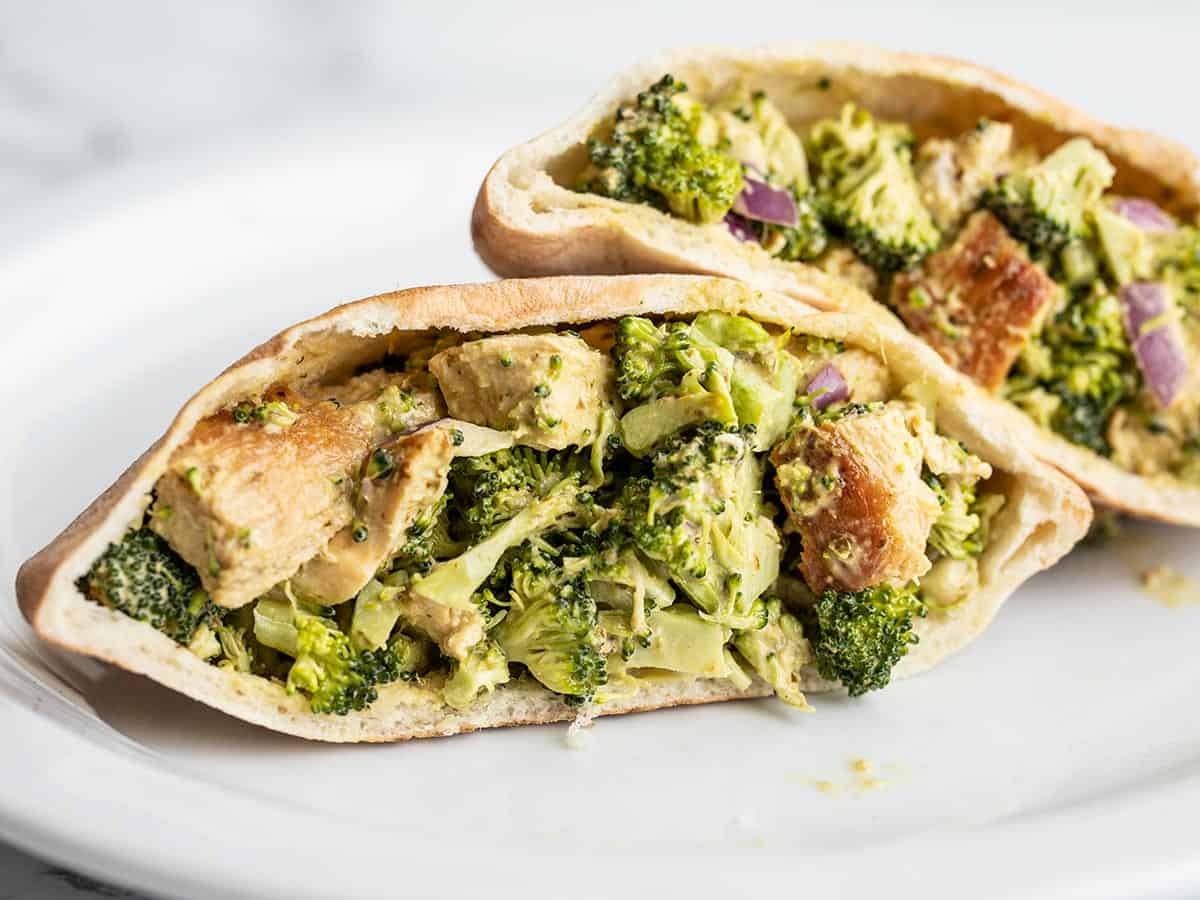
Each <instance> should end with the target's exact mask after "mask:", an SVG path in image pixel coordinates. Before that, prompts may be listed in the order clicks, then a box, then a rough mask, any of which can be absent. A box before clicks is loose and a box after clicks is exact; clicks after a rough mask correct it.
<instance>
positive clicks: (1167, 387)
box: [1121, 281, 1188, 409]
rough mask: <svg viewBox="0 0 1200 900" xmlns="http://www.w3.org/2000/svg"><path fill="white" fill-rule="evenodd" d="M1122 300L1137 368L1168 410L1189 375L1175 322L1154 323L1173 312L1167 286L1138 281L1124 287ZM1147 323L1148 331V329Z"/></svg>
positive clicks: (1127, 332)
mask: <svg viewBox="0 0 1200 900" xmlns="http://www.w3.org/2000/svg"><path fill="white" fill-rule="evenodd" d="M1121 303H1122V304H1123V305H1124V307H1125V333H1126V334H1127V335H1128V336H1129V341H1130V343H1131V344H1133V354H1134V356H1135V357H1137V362H1138V368H1139V369H1141V370H1142V375H1143V376H1144V377H1145V379H1146V385H1147V386H1148V387H1149V388H1150V393H1151V394H1153V395H1154V400H1155V402H1156V403H1158V405H1159V406H1160V407H1161V408H1162V409H1166V408H1167V407H1169V406H1170V405H1171V403H1172V401H1174V399H1175V398H1176V397H1177V396H1178V395H1179V392H1180V391H1181V390H1182V389H1183V385H1184V382H1186V381H1187V377H1188V364H1187V356H1186V354H1185V352H1184V349H1183V342H1182V341H1181V340H1180V338H1179V332H1178V331H1177V330H1176V329H1175V325H1174V323H1172V322H1170V321H1164V322H1160V323H1157V324H1155V323H1154V320H1155V319H1157V318H1159V317H1160V316H1164V315H1166V314H1167V313H1168V312H1169V311H1170V304H1171V296H1170V294H1169V293H1168V292H1167V286H1166V285H1165V284H1163V283H1161V282H1158V281H1135V282H1133V283H1132V284H1127V285H1125V287H1123V288H1121ZM1147 325H1150V330H1149V331H1146V330H1145V328H1146V326H1147Z"/></svg>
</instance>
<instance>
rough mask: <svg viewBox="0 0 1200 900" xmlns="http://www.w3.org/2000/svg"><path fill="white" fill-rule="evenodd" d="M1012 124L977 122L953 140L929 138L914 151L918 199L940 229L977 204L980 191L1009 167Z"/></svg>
mask: <svg viewBox="0 0 1200 900" xmlns="http://www.w3.org/2000/svg"><path fill="white" fill-rule="evenodd" d="M1012 137H1013V131H1012V126H1011V125H1009V124H1008V123H1007V122H981V123H980V125H979V126H978V127H976V128H973V129H971V130H970V131H968V132H967V133H966V134H964V135H961V136H960V137H958V138H957V139H956V140H953V141H950V140H946V139H944V138H933V139H931V140H928V141H926V142H925V143H923V144H922V145H921V146H920V148H919V149H918V150H917V157H916V160H915V161H914V168H915V169H916V173H917V183H918V184H919V185H920V187H921V200H922V202H923V203H924V204H925V208H926V209H928V210H929V213H930V215H932V216H933V221H934V222H935V223H937V226H938V228H940V229H942V230H943V231H948V230H952V229H954V228H956V227H958V224H959V223H960V222H961V221H962V220H963V217H965V216H966V215H967V213H969V212H970V211H971V210H973V209H974V208H975V207H976V206H977V205H978V204H979V198H980V196H981V195H982V194H983V192H984V191H985V190H986V189H987V188H988V187H990V186H991V185H992V184H993V183H995V181H996V179H997V178H998V177H999V176H1000V175H1002V174H1004V173H1005V172H1006V171H1008V169H1009V168H1010V166H1011V157H1010V153H1011V150H1012Z"/></svg>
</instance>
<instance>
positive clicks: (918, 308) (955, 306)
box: [891, 212, 1058, 391]
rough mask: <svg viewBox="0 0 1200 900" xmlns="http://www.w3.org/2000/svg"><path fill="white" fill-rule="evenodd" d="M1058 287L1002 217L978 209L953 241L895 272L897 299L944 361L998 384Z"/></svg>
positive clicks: (917, 331) (894, 297) (903, 312)
mask: <svg viewBox="0 0 1200 900" xmlns="http://www.w3.org/2000/svg"><path fill="white" fill-rule="evenodd" d="M1057 294H1058V287H1057V285H1055V283H1054V282H1053V281H1052V280H1051V279H1050V276H1049V275H1047V274H1046V273H1045V271H1043V270H1042V269H1041V267H1039V266H1037V265H1036V264H1034V263H1033V262H1032V261H1031V260H1030V259H1029V256H1028V255H1027V254H1026V252H1025V249H1024V248H1023V247H1022V246H1021V245H1020V244H1018V243H1017V242H1016V241H1015V240H1013V239H1012V238H1011V237H1010V236H1009V234H1008V232H1007V231H1006V230H1005V228H1004V226H1003V225H1001V224H1000V221H999V220H998V219H996V217H995V216H993V215H992V214H991V213H989V212H978V213H976V214H975V215H973V216H972V217H971V218H970V219H968V220H967V224H966V225H965V226H964V227H963V230H962V231H961V232H960V233H959V235H958V238H957V240H955V242H954V243H953V244H952V245H951V246H949V247H947V248H946V249H944V250H939V251H938V252H937V253H935V254H933V255H932V256H930V257H929V258H928V259H926V260H925V262H924V263H922V265H921V267H920V268H918V269H916V270H914V271H912V272H907V273H902V274H899V275H897V276H896V278H895V281H894V282H893V284H892V298H891V303H892V308H893V309H895V311H896V312H897V314H899V316H900V318H902V319H903V320H904V322H905V324H907V325H908V327H909V330H911V331H913V332H914V333H915V334H917V335H919V336H920V337H921V338H923V339H924V340H925V341H926V342H927V343H928V344H929V345H930V346H931V347H933V349H935V350H936V351H937V352H938V353H939V354H940V355H941V356H942V358H943V359H945V360H946V362H948V363H950V365H952V366H954V367H955V368H957V369H959V370H960V371H961V372H964V373H965V374H967V375H969V376H970V377H971V378H973V379H974V380H975V381H977V382H979V383H980V384H981V385H983V386H984V387H985V388H987V389H988V390H991V391H994V390H996V389H997V388H999V387H1000V385H1002V384H1003V383H1004V378H1005V376H1006V375H1007V374H1008V370H1009V369H1010V368H1012V365H1013V363H1014V362H1015V361H1016V359H1017V356H1018V355H1019V354H1020V352H1021V348H1022V347H1023V346H1025V344H1026V342H1027V341H1028V340H1029V336H1030V334H1031V333H1033V331H1034V330H1035V329H1036V327H1037V325H1038V323H1039V322H1040V321H1041V319H1042V317H1043V316H1044V315H1046V313H1047V311H1048V310H1049V309H1051V308H1052V307H1053V304H1054V302H1055V298H1056V297H1057Z"/></svg>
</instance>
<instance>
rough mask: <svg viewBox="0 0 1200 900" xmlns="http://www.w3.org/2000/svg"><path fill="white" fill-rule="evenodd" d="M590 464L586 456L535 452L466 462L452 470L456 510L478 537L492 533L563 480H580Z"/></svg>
mask: <svg viewBox="0 0 1200 900" xmlns="http://www.w3.org/2000/svg"><path fill="white" fill-rule="evenodd" d="M588 464H589V463H588V459H587V457H586V456H584V455H583V454H579V453H572V452H571V451H568V450H561V451H553V452H546V451H538V450H534V449H532V448H530V447H513V448H511V449H507V450H497V451H496V452H494V453H487V454H484V455H483V456H474V457H461V458H459V459H456V460H454V463H453V464H452V466H451V468H450V484H451V487H452V489H453V492H454V498H455V501H456V503H455V510H456V512H457V513H458V514H459V515H460V516H461V517H462V520H463V522H464V524H465V525H466V527H467V530H468V531H469V533H470V535H471V536H472V537H474V538H478V537H481V536H484V535H487V534H490V533H491V532H493V531H495V530H496V528H497V526H499V525H500V523H502V522H505V521H507V520H508V519H511V518H512V517H513V516H515V515H516V514H517V513H519V512H520V511H521V510H522V509H524V508H525V507H527V506H528V505H529V504H530V503H532V502H533V501H535V500H538V499H540V498H542V497H544V496H545V495H546V493H547V492H548V491H549V490H550V489H551V488H552V487H554V486H555V485H556V484H558V483H559V482H560V481H562V480H563V478H565V477H567V476H568V475H578V474H579V473H580V472H582V471H583V470H584V468H585V467H586V466H587V465H588Z"/></svg>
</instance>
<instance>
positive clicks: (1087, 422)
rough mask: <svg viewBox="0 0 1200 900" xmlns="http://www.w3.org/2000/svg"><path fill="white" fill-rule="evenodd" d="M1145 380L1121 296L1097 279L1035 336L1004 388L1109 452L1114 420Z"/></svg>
mask: <svg viewBox="0 0 1200 900" xmlns="http://www.w3.org/2000/svg"><path fill="white" fill-rule="evenodd" d="M1140 385H1141V377H1140V374H1139V370H1138V367H1137V363H1136V361H1135V360H1134V357H1133V353H1132V351H1131V348H1130V346H1129V339H1128V337H1127V336H1126V334H1125V326H1124V322H1123V321H1122V317H1121V304H1120V301H1119V300H1118V299H1117V297H1115V296H1114V295H1113V294H1111V293H1109V292H1108V291H1107V290H1106V289H1105V288H1104V286H1103V284H1102V283H1101V282H1098V281H1097V282H1093V283H1092V285H1091V286H1089V287H1088V288H1085V289H1082V290H1077V291H1075V292H1074V293H1073V294H1072V297H1071V299H1070V301H1069V302H1068V304H1067V306H1066V307H1065V308H1064V309H1063V310H1062V311H1061V312H1060V313H1059V314H1058V315H1057V316H1055V318H1054V319H1053V320H1052V321H1051V322H1049V323H1048V324H1047V325H1046V326H1045V327H1044V328H1043V329H1042V333H1041V334H1040V335H1039V336H1037V337H1035V338H1033V339H1032V340H1031V342H1030V345H1029V346H1028V347H1026V349H1025V351H1024V352H1023V353H1022V355H1021V357H1020V358H1019V359H1018V361H1017V364H1016V365H1015V366H1014V367H1013V371H1012V374H1010V375H1009V377H1008V380H1007V381H1006V382H1005V386H1004V392H1005V396H1006V397H1007V398H1008V399H1009V400H1011V401H1012V402H1013V403H1016V404H1017V405H1018V406H1020V407H1021V408H1022V409H1024V410H1025V411H1026V412H1027V413H1029V414H1030V415H1031V416H1033V417H1034V418H1035V419H1036V420H1037V421H1038V422H1039V423H1040V424H1042V425H1045V426H1047V427H1049V428H1052V429H1053V430H1055V431H1057V432H1058V433H1059V434H1061V435H1062V436H1063V437H1065V438H1066V439H1067V440H1069V441H1071V442H1072V443H1075V444H1080V445H1081V446H1084V447H1087V448H1088V449H1090V450H1094V451H1095V452H1096V453H1099V454H1101V455H1103V456H1108V455H1110V454H1111V452H1112V448H1111V447H1110V446H1109V443H1108V438H1107V436H1106V432H1107V430H1108V420H1109V419H1110V418H1111V416H1112V414H1113V412H1114V411H1115V410H1116V409H1117V407H1118V406H1120V405H1122V404H1123V403H1126V402H1127V401H1129V400H1132V399H1133V398H1134V397H1135V396H1136V395H1137V392H1138V390H1139V388H1140Z"/></svg>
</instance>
